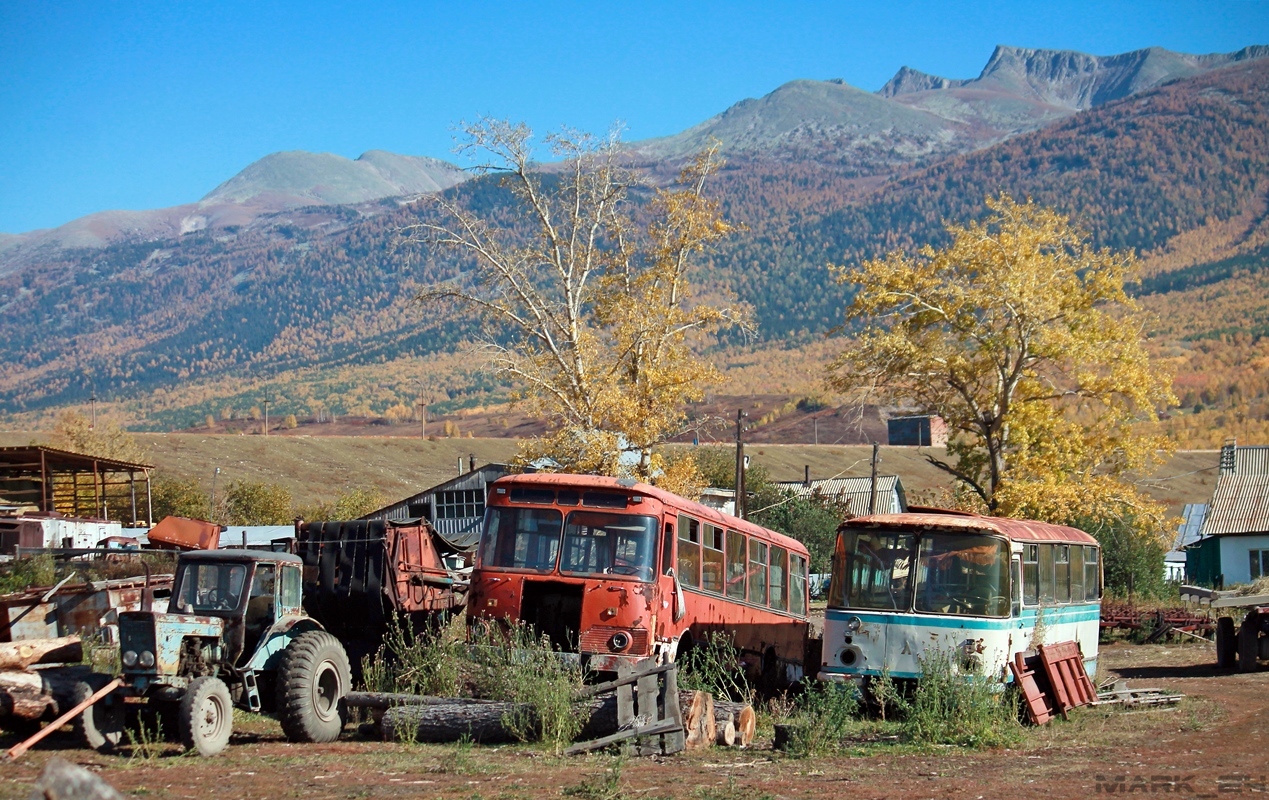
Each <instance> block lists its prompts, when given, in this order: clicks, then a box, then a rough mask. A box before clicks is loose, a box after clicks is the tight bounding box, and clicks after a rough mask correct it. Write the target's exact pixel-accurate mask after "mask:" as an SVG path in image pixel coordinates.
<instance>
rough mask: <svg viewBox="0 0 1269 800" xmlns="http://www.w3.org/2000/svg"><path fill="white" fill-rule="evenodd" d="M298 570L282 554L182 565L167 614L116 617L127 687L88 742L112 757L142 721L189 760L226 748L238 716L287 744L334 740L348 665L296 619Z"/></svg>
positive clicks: (86, 720)
mask: <svg viewBox="0 0 1269 800" xmlns="http://www.w3.org/2000/svg"><path fill="white" fill-rule="evenodd" d="M302 568H303V562H302V561H301V560H300V558H299V557H298V556H293V555H289V554H286V553H270V552H262V551H250V550H208V551H195V552H190V553H185V554H183V555H181V557H180V560H179V561H178V563H177V566H176V578H175V582H174V584H173V586H172V598H171V602H170V604H169V606H168V610H167V611H166V612H159V611H130V612H125V613H123V614H120V615H119V639H120V660H121V662H122V668H123V676H122V680H123V685H122V686H121V687H120V688H119V689H117V690H115V691H114V692H112V693H110V694H109V695H107V696H106V697H105V698H104V699H103V700H101V701H99V702H97V703H96V704H94V705H93V706H91V707H90V708H88V709H87V710H86V711H85V712H84V713H83V714H81V715H80V716H79V718H78V721H77V725H78V727H79V731H80V734H81V737H82V738H83V740H84V742H85V743H86V744H87V745H88V746H90V747H92V748H94V749H97V750H109V749H112V748H113V747H114V746H115V745H118V744H119V743H120V741H121V740H122V738H123V736H124V734H125V730H126V728H127V726H128V725H129V724H133V723H134V721H135V719H136V717H138V716H141V715H144V716H145V717H147V718H150V719H154V720H156V721H157V723H158V724H160V725H161V726H162V728H163V729H164V730H165V731H166V732H167V733H168V734H172V733H175V734H176V735H177V737H178V738H179V741H180V742H181V743H182V744H184V745H185V747H186V749H187V750H189V751H192V752H197V753H198V754H200V755H203V756H212V755H216V754H217V753H219V752H220V751H222V750H223V749H224V748H225V745H226V744H227V743H228V742H229V736H230V733H232V730H233V708H234V706H237V707H239V708H242V709H246V710H249V711H256V712H266V713H273V714H275V715H276V716H277V718H278V720H279V721H280V722H281V724H282V730H283V732H284V733H285V734H286V737H287V738H288V739H289V740H291V741H293V742H330V741H334V740H335V739H336V738H338V737H339V733H340V731H341V730H342V729H343V726H344V723H345V721H346V718H347V709H346V706H345V704H344V701H343V699H344V696H345V695H346V694H347V693H348V691H349V689H350V688H351V683H352V677H351V670H350V667H349V663H348V655H347V653H346V652H345V651H344V647H343V645H342V644H341V643H340V642H339V640H338V639H336V638H335V637H334V636H332V635H331V634H329V633H327V632H326V631H325V630H324V629H323V628H322V626H321V624H320V623H318V622H317V620H315V619H313V618H312V617H310V616H308V615H307V614H305V613H304V610H303V608H302V607H301V577H302V576H301V569H302ZM93 690H94V687H93V686H91V685H87V684H84V685H83V686H82V687H81V689H80V691H81V692H83V693H85V696H87V694H91V693H92V692H93Z"/></svg>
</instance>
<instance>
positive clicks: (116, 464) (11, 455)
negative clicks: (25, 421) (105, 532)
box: [0, 444, 154, 472]
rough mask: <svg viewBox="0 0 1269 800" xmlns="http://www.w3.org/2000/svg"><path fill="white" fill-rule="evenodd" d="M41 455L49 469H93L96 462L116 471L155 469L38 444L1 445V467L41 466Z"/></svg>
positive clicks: (101, 467)
mask: <svg viewBox="0 0 1269 800" xmlns="http://www.w3.org/2000/svg"><path fill="white" fill-rule="evenodd" d="M41 456H43V459H44V463H46V464H47V465H48V467H49V469H71V468H79V469H92V468H93V465H94V464H96V465H97V468H98V469H106V470H111V471H114V472H145V471H146V470H151V469H154V466H153V465H152V464H134V463H132V462H130V461H120V460H118V459H114V458H102V457H101V456H93V455H88V454H87V453H72V452H70V451H69V450H58V449H57V448H55V447H45V446H44V445H38V444H33V445H26V446H22V447H0V469H3V468H23V469H28V470H29V469H35V468H38V467H39V466H40V459H41Z"/></svg>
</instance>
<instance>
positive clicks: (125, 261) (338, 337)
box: [0, 46, 1269, 427]
mask: <svg viewBox="0 0 1269 800" xmlns="http://www.w3.org/2000/svg"><path fill="white" fill-rule="evenodd" d="M1267 55H1269V47H1264V46H1257V47H1248V48H1245V49H1243V50H1240V51H1238V52H1236V53H1229V54H1216V55H1204V56H1191V55H1185V54H1180V53H1172V52H1169V51H1166V50H1162V49H1158V48H1151V49H1149V50H1142V51H1136V52H1133V53H1126V54H1122V55H1118V56H1109V57H1098V56H1089V55H1085V54H1081V53H1072V52H1065V51H1046V50H1026V49H1020V48H1011V47H998V48H997V49H996V51H995V52H994V53H993V54H992V56H991V59H990V60H989V61H988V63H987V66H986V67H984V69H983V71H982V73H981V74H980V75H979V76H978V77H977V78H973V79H966V80H959V79H947V78H941V77H937V76H931V75H926V74H924V73H920V72H917V71H916V70H913V69H910V68H908V67H904V68H902V69H900V70H899V71H898V73H896V75H895V76H894V78H892V79H891V80H890V81H889V82H887V83H886V84H885V86H883V87H882V88H881V89H880V90H879V91H877V92H867V91H863V90H860V89H856V88H854V87H851V86H848V85H846V84H844V83H842V82H840V81H811V80H798V81H793V82H790V83H787V84H785V85H783V86H781V87H779V88H777V89H776V90H775V91H773V92H771V93H770V94H768V95H766V96H764V97H762V98H758V99H749V100H743V101H741V102H739V103H737V104H735V105H733V106H732V107H730V108H729V109H727V110H726V111H724V112H723V113H722V114H719V115H717V116H715V117H712V118H710V119H708V120H706V121H705V122H703V123H701V124H700V125H697V126H694V127H692V128H690V129H688V130H686V131H683V132H682V133H679V134H676V135H675V136H670V137H664V138H661V139H651V140H644V141H642V142H635V143H632V144H631V145H630V152H631V157H632V159H634V160H635V161H637V162H639V163H641V164H643V165H645V166H647V167H648V168H649V170H650V171H651V173H652V174H653V175H654V176H660V177H661V178H663V177H664V176H665V175H667V174H671V173H672V172H673V171H674V170H675V169H676V167H677V165H678V164H679V163H681V161H682V159H683V158H685V157H686V156H688V155H690V154H691V153H692V152H694V151H695V150H696V149H698V148H699V147H700V146H701V145H702V144H704V143H705V142H707V141H709V140H710V139H711V137H712V138H717V139H719V140H720V141H721V142H722V143H723V148H724V151H725V153H726V154H727V156H728V159H729V163H728V165H727V167H726V168H725V169H724V170H723V172H722V173H721V174H720V175H719V176H718V181H717V183H716V184H715V187H714V194H715V195H716V196H717V197H719V198H720V200H721V202H722V204H723V209H724V211H725V213H726V214H727V215H728V216H729V217H731V218H732V219H735V220H737V221H740V222H743V223H745V224H746V226H747V227H748V229H749V231H748V233H746V234H744V235H742V236H738V237H735V238H734V239H732V240H731V241H729V242H728V243H726V244H725V245H723V246H722V247H720V248H719V249H718V250H717V251H716V252H714V253H712V254H710V256H709V257H708V258H707V259H706V261H705V263H704V264H703V265H702V270H701V280H702V282H703V283H704V285H705V287H706V291H715V290H717V291H728V292H732V293H734V294H736V295H738V296H739V297H740V298H741V299H742V300H744V301H746V302H749V303H750V304H752V305H753V306H754V309H755V316H756V318H757V320H758V322H759V330H760V336H761V337H762V340H761V342H760V343H759V345H758V348H759V350H761V348H763V347H765V348H768V351H769V352H777V351H779V352H780V353H785V354H786V355H782V356H764V355H762V354H761V352H759V353H758V354H757V355H755V356H754V357H753V359H751V361H752V360H754V359H756V360H759V361H760V360H761V359H763V358H768V357H772V358H781V359H784V360H786V361H790V360H793V361H796V359H794V358H793V357H792V356H789V355H787V354H788V353H789V352H791V351H790V349H789V348H798V347H802V346H803V345H804V344H806V343H808V342H817V341H820V340H821V339H822V336H823V334H824V332H825V331H828V330H829V329H831V328H832V327H833V326H834V325H835V324H837V322H838V321H839V319H840V311H841V306H842V304H843V303H845V302H847V301H848V299H849V293H850V287H843V286H838V285H836V284H835V283H833V281H832V280H831V277H830V276H829V274H828V272H827V270H825V269H824V268H823V267H824V265H825V264H826V263H828V262H836V263H852V262H854V261H857V260H858V259H860V258H866V257H871V256H875V255H877V254H879V253H882V252H884V251H885V250H887V249H890V248H893V247H896V246H905V247H907V246H914V245H919V244H923V243H926V242H930V243H935V244H938V243H940V242H941V241H943V239H942V237H943V236H944V232H943V229H942V225H943V223H944V222H945V221H948V220H957V221H962V220H966V219H969V218H972V217H973V216H975V215H977V214H978V213H980V212H981V208H982V199H983V197H984V196H985V195H987V194H991V193H995V192H997V191H1000V190H1008V191H1010V192H1012V193H1014V194H1015V195H1016V196H1033V197H1035V199H1036V200H1037V201H1040V202H1044V203H1046V204H1049V205H1053V206H1055V207H1057V208H1059V209H1060V210H1063V211H1065V212H1067V213H1071V214H1073V215H1074V216H1075V217H1076V219H1077V221H1078V222H1079V223H1080V224H1082V225H1083V226H1084V227H1085V228H1086V229H1088V230H1089V231H1090V232H1091V234H1092V235H1093V238H1094V241H1095V242H1096V243H1098V244H1100V245H1106V246H1112V247H1131V248H1134V249H1136V250H1137V251H1139V252H1140V253H1142V254H1143V256H1144V257H1145V261H1146V267H1147V273H1148V275H1147V279H1146V280H1144V281H1143V283H1142V284H1141V286H1140V287H1138V289H1137V292H1138V294H1139V295H1140V297H1141V298H1142V302H1144V303H1146V304H1147V306H1149V307H1152V308H1153V307H1157V308H1160V309H1164V308H1166V309H1168V310H1169V312H1168V316H1167V318H1166V319H1165V320H1163V323H1161V325H1160V326H1159V333H1160V334H1161V335H1162V336H1163V337H1164V338H1165V339H1166V341H1167V342H1172V343H1174V346H1175V347H1176V348H1178V349H1177V350H1176V352H1172V351H1168V352H1169V353H1171V355H1170V356H1169V357H1170V358H1175V359H1177V363H1178V365H1179V367H1178V369H1179V371H1180V372H1181V373H1182V376H1181V379H1179V380H1182V379H1184V380H1189V381H1190V383H1189V384H1186V385H1187V386H1194V387H1200V388H1196V389H1195V392H1197V393H1198V394H1196V395H1195V396H1196V397H1197V396H1199V395H1201V394H1202V392H1206V391H1208V387H1207V384H1202V383H1201V381H1198V379H1194V380H1191V379H1190V378H1189V377H1187V376H1188V375H1190V374H1191V373H1194V372H1195V371H1196V370H1200V369H1202V370H1206V371H1207V372H1208V373H1211V374H1212V375H1224V373H1223V372H1221V371H1220V370H1219V369H1216V368H1214V367H1211V366H1210V364H1211V363H1214V362H1212V361H1211V359H1213V358H1217V356H1214V355H1211V353H1214V352H1216V350H1212V349H1211V347H1215V345H1211V343H1212V342H1217V343H1219V342H1220V341H1222V340H1220V337H1221V336H1225V337H1226V338H1227V339H1230V341H1233V340H1234V339H1237V337H1238V336H1243V335H1246V336H1250V337H1252V338H1251V339H1250V340H1249V341H1250V344H1248V345H1247V347H1248V348H1252V349H1254V348H1255V347H1257V346H1259V345H1257V344H1256V342H1258V341H1260V340H1259V339H1258V338H1257V337H1259V336H1263V335H1264V334H1262V333H1258V332H1257V331H1259V330H1260V329H1261V328H1263V329H1264V330H1265V332H1266V333H1269V311H1266V309H1265V308H1264V307H1263V303H1261V304H1260V306H1256V305H1255V304H1254V303H1253V302H1252V301H1253V300H1254V299H1255V297H1256V296H1257V294H1256V292H1257V291H1259V292H1260V294H1259V296H1263V295H1264V291H1262V290H1261V289H1258V288H1257V287H1258V286H1260V284H1259V283H1257V281H1262V280H1264V279H1265V278H1269V271H1266V270H1264V265H1265V256H1266V253H1267V252H1269V250H1267V248H1269V222H1267V217H1266V210H1267V209H1269V177H1267V176H1269V59H1266V58H1265V56H1267ZM468 177H469V176H468V174H467V173H465V172H463V171H462V170H459V169H458V168H457V167H455V166H453V165H451V164H447V163H445V162H442V161H437V160H434V159H424V158H417V157H410V156H399V155H394V154H391V153H385V152H383V151H370V152H368V153H366V154H364V155H362V156H361V157H360V158H358V159H356V160H349V159H346V158H342V157H340V156H335V155H330V154H313V153H303V152H289V153H277V154H273V155H271V156H267V157H265V158H263V159H261V160H260V161H257V162H255V163H254V164H252V165H250V166H248V167H247V168H246V169H244V170H243V171H242V172H240V173H239V174H238V175H235V176H234V177H232V178H230V179H229V180H227V181H226V182H224V183H223V184H221V185H220V186H219V187H216V188H215V189H214V190H212V191H211V192H209V193H208V194H207V195H206V196H205V197H203V198H202V199H201V200H199V201H198V202H196V203H190V204H187V205H183V206H178V207H175V208H172V209H161V210H158V211H149V212H103V213H101V214H94V215H90V216H89V217H85V218H83V219H80V220H76V221H74V222H72V223H68V224H67V225H65V226H62V227H60V228H57V229H53V230H51V231H37V232H31V233H28V234H21V235H17V236H7V237H3V238H0V310H3V311H4V312H5V313H3V314H0V414H8V415H13V414H22V413H33V412H38V411H40V410H41V409H47V408H53V407H57V406H59V405H63V404H67V403H74V402H80V401H82V400H84V399H85V398H87V396H88V395H89V394H90V393H94V392H95V393H96V394H97V395H99V396H102V395H107V394H108V395H110V396H112V397H115V398H119V402H120V403H121V405H122V406H123V407H124V408H125V409H126V410H127V411H128V412H129V413H131V414H133V415H134V416H135V417H138V418H144V420H145V422H146V424H148V425H151V426H154V427H184V426H186V425H189V424H191V422H196V421H200V420H202V419H203V417H205V416H208V415H212V416H215V415H218V414H223V413H225V409H227V408H228V409H232V408H242V407H243V406H244V405H245V406H248V407H249V406H251V405H255V404H257V403H258V402H259V395H260V393H261V391H266V390H267V391H269V392H272V393H273V394H274V396H275V397H278V398H281V397H285V398H286V399H285V401H284V400H282V399H277V400H275V401H274V402H275V403H276V404H275V405H274V408H275V410H276V412H277V413H279V414H283V413H287V409H288V408H289V409H291V410H293V411H294V413H297V414H304V413H315V409H324V410H327V411H337V413H341V414H343V413H358V412H364V413H367V414H377V413H383V412H384V410H385V409H387V408H392V407H397V408H404V409H406V413H408V410H409V409H410V408H411V407H412V406H413V404H414V403H415V401H416V398H417V396H418V394H419V382H420V379H421V378H424V379H425V383H428V384H429V385H430V386H431V388H432V389H433V390H434V392H435V395H436V396H435V399H434V401H433V402H438V403H440V404H446V403H448V404H450V405H451V406H453V405H459V404H468V405H470V404H475V403H480V402H484V401H486V400H488V399H489V398H495V399H496V398H497V397H498V396H499V393H500V391H501V389H500V387H498V386H496V385H495V384H493V383H492V382H491V381H490V379H489V378H488V377H487V376H484V375H482V374H480V373H479V372H478V370H477V369H476V368H475V366H474V365H473V364H471V363H470V362H471V359H470V358H467V357H464V356H461V355H459V354H456V352H455V349H456V347H457V345H458V344H459V342H460V341H462V340H463V339H464V338H465V337H470V336H471V335H473V334H474V333H476V332H477V331H478V322H477V321H476V320H474V319H470V318H467V317H465V316H460V315H454V314H451V313H448V312H444V313H442V312H440V311H436V310H428V311H425V312H423V313H420V311H419V310H418V309H417V308H416V307H414V306H413V305H412V304H411V298H412V296H413V294H414V293H415V291H416V289H417V287H418V286H419V285H420V284H422V283H426V282H428V281H431V280H434V279H436V278H438V277H440V276H443V275H445V274H448V272H449V271H452V270H453V269H454V267H455V265H453V264H450V263H446V262H443V261H438V260H436V259H434V258H432V257H431V256H429V255H427V254H422V253H418V252H412V251H407V250H402V249H400V248H398V247H397V246H396V232H397V231H398V230H399V229H400V227H401V226H402V225H404V224H408V223H410V222H412V221H416V220H417V219H418V218H419V215H420V214H422V213H426V212H425V211H423V210H422V209H421V208H420V206H419V205H417V204H412V203H411V202H410V198H412V197H417V196H418V195H420V194H425V193H429V192H437V191H445V192H448V193H450V195H451V196H452V199H453V200H454V202H457V203H465V204H468V205H469V206H472V207H481V208H484V209H490V208H493V207H495V206H497V205H498V204H506V203H507V202H508V201H507V198H506V196H505V194H504V193H503V192H502V191H501V190H500V189H499V187H498V185H497V181H496V180H491V179H483V178H477V179H474V180H468ZM1239 282H1241V283H1239ZM1248 282H1250V283H1248ZM1267 282H1269V281H1267ZM1235 284H1237V285H1238V286H1239V289H1238V291H1237V292H1234V293H1233V294H1232V295H1231V296H1229V297H1227V298H1226V299H1224V300H1222V301H1221V304H1220V305H1219V313H1212V314H1208V315H1206V316H1205V315H1203V314H1193V313H1189V314H1187V313H1186V311H1185V310H1186V309H1187V308H1188V309H1190V310H1191V311H1192V310H1193V309H1194V307H1195V305H1196V304H1202V303H1207V304H1208V305H1209V306H1211V307H1212V308H1216V307H1217V306H1216V305H1214V303H1215V301H1214V300H1212V298H1213V297H1217V296H1218V295H1219V293H1220V292H1221V291H1222V290H1223V288H1224V287H1230V286H1234V285H1235ZM1264 288H1269V287H1264ZM1240 303H1241V305H1240ZM1249 303H1250V304H1251V305H1248V304H1249ZM1151 304H1155V305H1154V306H1151ZM1187 304H1189V305H1188V306H1187ZM1222 331H1223V333H1222ZM1231 337H1232V338H1231ZM1196 343H1197V344H1196ZM1209 345H1210V346H1209ZM1169 346H1173V345H1169ZM1230 346H1231V347H1232V346H1234V345H1230ZM1240 346H1241V345H1240ZM1204 348H1208V349H1204ZM751 349H752V348H751ZM1200 350H1202V351H1203V352H1202V353H1201V354H1198V353H1199V351H1200ZM729 352H730V351H729ZM1249 352H1250V351H1249ZM1196 354H1198V355H1196ZM1200 355H1201V357H1200ZM1253 355H1254V353H1253ZM1267 355H1269V353H1267ZM1209 356H1210V358H1209ZM1249 357H1250V356H1249ZM1204 359H1208V360H1207V361H1205V360H1204ZM732 363H735V364H742V363H748V362H744V359H743V358H741V357H737V358H734V359H732ZM1204 365H1207V366H1204ZM1221 369H1224V368H1223V367H1222V368H1221ZM1187 370H1189V372H1187ZM804 372H805V373H806V376H807V377H806V379H805V383H806V386H808V387H809V386H810V385H811V384H812V383H813V382H814V375H813V374H811V371H804ZM1231 374H1232V373H1231ZM1205 380H1206V379H1205ZM1212 380H1216V381H1217V382H1219V381H1221V380H1225V378H1223V377H1218V378H1212ZM1196 381H1198V382H1196ZM1226 384H1229V385H1233V384H1237V385H1238V386H1240V387H1243V388H1248V387H1251V388H1249V389H1248V391H1250V392H1251V394H1250V395H1248V398H1251V399H1254V398H1256V397H1260V396H1261V395H1266V394H1269V386H1267V387H1264V388H1263V390H1262V389H1257V388H1254V385H1255V382H1254V380H1252V379H1251V378H1247V377H1245V376H1244V377H1239V376H1237V375H1234V376H1233V377H1229V378H1228V380H1226V383H1223V384H1221V385H1220V386H1219V387H1217V386H1216V385H1215V384H1213V386H1212V387H1210V391H1211V392H1213V393H1217V392H1218V389H1219V390H1220V391H1225V388H1227V386H1226ZM261 387H269V388H267V389H262V388H261ZM1196 402H1197V401H1196ZM1266 415H1267V416H1269V411H1267V412H1266Z"/></svg>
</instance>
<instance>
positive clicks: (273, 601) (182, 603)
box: [168, 550, 302, 666]
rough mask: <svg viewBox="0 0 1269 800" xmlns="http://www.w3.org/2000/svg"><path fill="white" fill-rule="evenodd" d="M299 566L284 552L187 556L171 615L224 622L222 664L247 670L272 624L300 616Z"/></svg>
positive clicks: (181, 565) (175, 588)
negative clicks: (210, 618) (245, 667)
mask: <svg viewBox="0 0 1269 800" xmlns="http://www.w3.org/2000/svg"><path fill="white" fill-rule="evenodd" d="M301 566H302V562H301V561H300V559H299V557H298V556H293V555H289V554H286V553H270V552H262V551H246V550H242V551H232V550H207V551H202V552H193V553H186V554H185V555H183V556H182V557H181V560H180V563H179V564H178V565H177V572H176V581H175V583H174V585H173V591H172V600H171V603H170V605H169V607H168V614H170V615H179V616H199V617H217V618H220V619H223V620H224V623H223V625H224V628H223V630H224V634H223V646H224V648H225V652H224V653H223V659H224V660H225V661H227V662H229V663H232V664H235V665H237V666H243V665H244V664H245V662H246V661H248V660H250V658H251V655H252V654H253V653H254V652H255V651H256V648H257V646H258V645H259V644H260V641H261V637H263V635H264V634H265V633H266V632H267V631H268V630H269V629H270V628H272V627H273V626H274V624H276V623H277V622H278V621H279V620H282V619H284V618H286V617H295V616H300V615H301V613H302V612H301V609H300V605H301V591H300V569H301Z"/></svg>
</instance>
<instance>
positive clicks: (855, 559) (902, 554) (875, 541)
mask: <svg viewBox="0 0 1269 800" xmlns="http://www.w3.org/2000/svg"><path fill="white" fill-rule="evenodd" d="M915 539H916V536H915V535H913V534H911V533H906V532H901V531H887V530H858V531H856V530H845V531H842V532H841V533H839V534H838V535H837V552H836V553H835V554H834V555H833V581H832V583H831V584H830V586H829V590H828V606H829V608H863V609H886V610H890V611H907V610H909V609H910V608H911V607H912V581H911V577H912V544H913V541H914V540H915Z"/></svg>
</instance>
